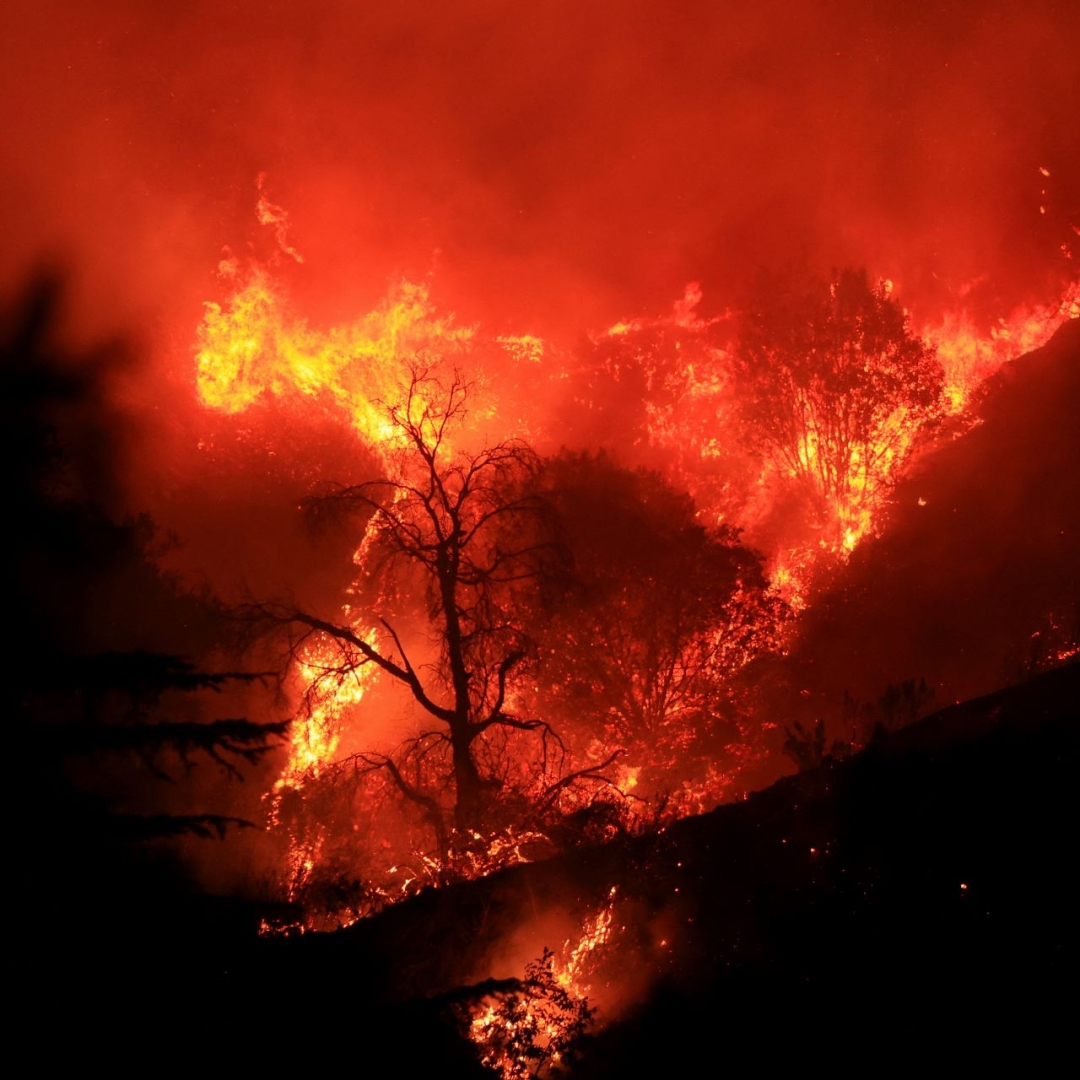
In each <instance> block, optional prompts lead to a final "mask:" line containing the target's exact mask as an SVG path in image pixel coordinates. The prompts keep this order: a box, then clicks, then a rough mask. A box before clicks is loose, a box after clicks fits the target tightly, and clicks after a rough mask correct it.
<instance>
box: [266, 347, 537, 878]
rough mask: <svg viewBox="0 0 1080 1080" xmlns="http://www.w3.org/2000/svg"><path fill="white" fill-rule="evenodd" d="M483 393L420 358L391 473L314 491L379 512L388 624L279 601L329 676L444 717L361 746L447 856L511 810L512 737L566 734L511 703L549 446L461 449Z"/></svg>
mask: <svg viewBox="0 0 1080 1080" xmlns="http://www.w3.org/2000/svg"><path fill="white" fill-rule="evenodd" d="M469 394H470V386H469V384H468V383H467V382H466V381H464V380H463V379H462V378H461V377H460V376H459V375H458V374H457V373H455V374H454V375H453V376H452V377H451V378H450V379H449V381H447V382H446V383H442V382H440V381H439V380H438V379H437V378H435V377H434V376H432V375H431V374H430V372H429V371H428V370H427V369H422V368H415V369H414V370H413V373H412V376H411V379H410V381H409V382H408V384H407V386H406V387H405V388H404V394H403V397H402V399H401V401H400V402H399V403H397V404H393V405H390V406H388V407H387V409H386V413H387V417H388V420H389V422H390V427H391V430H392V432H393V438H394V443H393V448H392V449H391V450H390V451H389V453H388V456H387V460H388V464H389V466H390V468H389V469H388V470H387V471H388V475H387V476H386V477H383V478H380V479H377V480H373V481H369V482H366V483H362V484H358V485H352V486H339V487H336V488H333V489H331V490H328V491H326V492H323V493H322V494H320V495H319V496H317V497H316V498H315V499H313V500H312V501H311V506H312V508H313V509H314V510H315V511H316V512H332V511H333V510H334V509H335V508H337V509H345V510H348V511H355V512H358V513H360V514H362V515H364V517H365V519H366V535H365V539H364V542H363V545H362V548H361V551H360V552H359V553H358V561H360V562H361V565H362V567H363V575H364V576H363V578H362V579H361V581H360V582H359V583H358V589H359V590H360V591H368V593H369V598H370V600H371V604H372V609H373V612H374V614H373V616H372V622H373V623H374V625H373V626H372V627H371V628H370V629H369V628H367V626H366V625H365V624H364V622H363V621H354V622H348V623H341V622H332V621H328V620H325V619H321V618H318V617H316V616H314V615H312V614H310V613H306V612H298V611H290V612H281V611H278V612H277V613H276V618H277V619H278V620H279V621H282V620H284V621H286V622H288V623H289V624H290V625H291V626H292V627H293V628H294V630H295V631H296V633H295V634H294V637H293V639H292V643H291V645H292V650H293V654H294V655H295V656H297V657H301V656H304V655H307V656H309V657H310V655H311V652H310V650H311V649H312V648H314V649H315V650H323V652H322V653H321V654H320V655H323V656H324V659H322V660H320V661H319V664H318V665H317V667H318V675H317V681H319V682H322V683H325V682H326V681H327V680H328V679H329V680H330V681H336V682H337V683H342V682H345V681H348V680H350V679H355V678H356V677H357V675H358V673H360V672H362V671H365V670H367V671H374V672H377V673H378V674H379V675H380V676H382V677H383V678H384V679H388V680H390V682H391V683H393V684H397V685H398V686H399V687H401V688H403V689H404V690H405V691H406V692H407V694H408V695H409V697H410V698H411V699H412V700H413V701H414V702H415V703H416V704H417V705H419V706H420V709H421V712H422V714H423V715H424V716H425V717H426V718H427V720H428V721H430V722H433V724H434V726H433V727H430V728H427V729H425V730H422V731H421V732H420V733H418V734H417V735H415V736H414V737H412V738H410V739H409V740H408V741H407V742H406V743H405V744H403V745H402V746H401V747H400V748H399V750H398V751H396V752H394V753H376V752H368V751H364V752H361V753H359V754H357V755H355V756H354V758H353V759H352V760H353V764H355V765H356V766H357V767H358V768H359V769H360V771H361V772H363V773H365V774H370V773H372V772H379V771H385V773H386V774H388V775H389V776H390V778H391V780H392V783H393V785H394V787H395V788H396V789H397V791H398V792H399V793H400V794H401V795H402V796H404V798H405V799H407V800H408V801H410V802H411V803H413V804H415V805H416V806H417V807H419V808H420V810H421V812H422V813H423V815H424V817H425V819H426V820H427V822H428V823H429V824H430V826H431V827H432V828H433V830H434V832H435V834H436V838H437V843H438V847H439V852H440V855H441V857H443V858H445V857H446V856H447V855H448V854H449V853H450V851H451V849H452V848H453V846H454V841H453V837H454V835H455V833H456V834H457V835H458V836H465V835H467V834H469V833H473V832H478V831H482V830H484V829H486V828H488V827H490V826H492V825H494V824H497V823H498V822H497V817H498V814H497V805H496V804H497V803H498V802H499V801H500V799H502V798H504V797H505V796H506V795H507V793H508V791H509V789H511V788H512V787H513V786H514V785H513V780H514V778H513V776H512V775H511V774H512V773H513V763H512V759H511V755H509V753H508V751H507V749H506V746H505V743H504V742H502V741H501V737H506V736H507V735H512V734H514V733H517V732H531V733H534V734H536V735H537V736H538V737H539V738H541V739H542V740H544V742H545V744H546V741H547V739H548V738H549V737H552V732H551V729H550V728H549V726H548V725H547V724H546V723H545V722H543V721H541V720H536V719H529V718H522V717H520V716H518V715H516V714H515V713H514V712H513V711H512V710H511V708H510V705H509V695H510V685H511V681H512V679H513V677H514V676H515V674H516V673H517V672H518V670H519V668H520V667H521V665H522V664H523V663H524V661H526V659H527V658H528V657H529V656H530V653H531V650H532V643H531V640H530V637H529V634H528V632H527V631H526V629H525V626H524V622H523V618H522V616H523V612H524V611H526V610H528V609H529V605H528V604H527V603H526V602H524V600H523V594H525V593H528V592H529V591H530V589H531V588H532V586H533V585H534V583H535V581H536V578H537V575H538V574H539V572H540V570H541V568H542V564H543V562H544V560H545V558H546V557H547V555H548V553H549V552H550V551H551V545H550V543H549V542H548V541H547V540H546V539H545V537H544V530H543V526H542V521H543V513H542V503H541V500H540V499H539V497H538V495H537V493H536V485H535V483H534V477H535V474H536V471H537V468H538V459H537V458H536V455H535V454H534V453H533V451H532V450H531V449H530V448H529V447H528V446H527V445H526V444H524V443H521V442H518V441H514V440H508V441H504V442H498V443H495V444H494V445H491V446H487V447H485V448H484V449H482V450H480V451H478V452H476V453H470V452H466V451H464V450H460V451H455V450H454V449H453V447H452V446H451V436H452V433H453V432H454V430H455V428H456V427H457V426H458V425H459V424H460V422H461V421H462V419H463V418H464V415H465V411H466V405H467V401H468V398H469ZM418 594H422V595H423V596H424V597H425V600H426V606H427V611H426V620H427V630H428V634H427V636H428V638H429V640H430V638H432V637H433V638H434V644H435V651H436V655H435V656H434V658H433V659H431V660H427V658H426V657H425V662H421V661H420V659H418V657H419V656H420V655H421V654H422V653H423V652H424V649H425V645H424V643H422V642H418V641H416V640H415V639H414V640H413V643H412V644H410V645H406V638H407V637H408V634H407V633H406V631H405V630H404V628H403V627H404V625H405V623H406V622H407V621H408V619H409V615H408V614H407V613H405V612H404V611H403V608H405V607H407V605H408V603H409V601H410V599H411V598H412V597H414V596H416V595H418ZM327 644H329V645H330V646H331V647H332V649H331V652H330V653H329V654H326V653H325V648H324V647H325V645H327ZM427 648H428V651H429V652H430V645H428V646H427ZM305 650H307V652H306V653H305ZM309 666H310V665H309Z"/></svg>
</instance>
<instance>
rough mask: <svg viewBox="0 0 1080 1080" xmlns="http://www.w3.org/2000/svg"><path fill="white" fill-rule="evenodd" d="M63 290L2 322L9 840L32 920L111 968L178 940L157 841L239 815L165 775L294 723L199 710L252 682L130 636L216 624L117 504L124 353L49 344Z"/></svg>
mask: <svg viewBox="0 0 1080 1080" xmlns="http://www.w3.org/2000/svg"><path fill="white" fill-rule="evenodd" d="M59 299H60V290H59V286H58V285H57V284H56V283H55V282H54V281H52V280H49V279H45V280H41V281H38V282H36V283H35V284H34V285H33V286H32V287H31V288H30V289H29V290H28V292H27V294H26V295H25V296H24V297H22V298H21V299H20V300H18V301H17V302H16V303H15V304H13V305H11V306H10V307H9V308H8V309H7V310H5V311H4V312H3V313H2V315H0V383H2V385H3V394H2V395H0V400H2V409H3V413H2V420H3V422H2V424H0V428H2V431H0V440H2V444H0V460H2V463H3V464H2V467H3V468H4V470H5V482H4V488H5V492H6V495H7V509H8V513H9V518H8V521H9V523H10V527H9V529H8V537H7V539H8V557H7V558H6V559H5V571H6V574H7V579H6V582H5V585H6V594H7V596H8V598H9V603H11V605H12V610H14V611H16V612H18V615H19V623H18V626H19V629H18V632H17V633H14V634H12V635H11V637H10V638H9V640H8V643H7V649H8V660H9V664H10V670H11V672H12V673H13V677H11V678H9V679H8V680H6V683H5V696H6V703H7V705H8V717H9V720H11V722H12V723H11V728H12V733H13V736H14V737H13V739H12V742H11V747H12V749H13V751H14V755H15V761H16V762H17V767H18V769H19V772H20V775H21V777H22V780H23V794H22V799H21V809H22V811H23V813H24V815H25V820H26V821H27V822H28V828H27V829H26V830H25V831H24V832H21V833H20V835H19V838H18V846H19V847H22V846H25V856H26V858H25V862H24V863H23V864H22V865H23V866H24V867H25V868H26V871H27V884H28V888H29V889H30V892H31V895H32V904H31V907H32V910H33V917H34V919H35V924H36V925H37V926H40V927H42V928H44V929H45V930H47V932H48V934H49V935H50V936H52V937H53V938H56V937H57V936H58V935H60V934H61V932H62V929H63V928H64V927H65V926H68V925H69V922H70V926H71V933H72V936H73V937H78V939H79V947H84V946H86V944H87V942H86V940H85V939H84V938H83V937H81V936H80V935H81V934H82V933H83V930H84V928H85V926H86V925H87V924H88V923H92V924H93V925H95V926H97V927H98V928H99V930H100V932H101V933H102V934H107V933H112V934H113V935H114V937H113V938H112V942H113V948H114V953H115V957H116V962H117V963H118V964H120V963H122V962H123V960H124V959H125V956H124V948H123V942H131V941H134V940H135V939H136V938H137V937H138V935H139V933H140V932H143V931H144V932H145V933H146V935H147V937H146V940H150V939H151V938H153V939H154V940H159V939H160V937H161V936H162V935H164V934H168V933H170V932H172V933H181V931H180V930H179V928H178V927H176V926H174V927H173V929H172V930H171V931H170V930H169V929H168V928H167V925H166V923H167V921H168V919H167V917H166V916H165V915H163V914H162V911H163V907H171V906H172V905H173V904H174V902H175V901H176V898H177V896H178V895H179V894H180V893H182V892H183V891H184V889H186V888H188V887H189V885H190V883H187V882H185V881H183V879H182V876H181V875H180V874H179V871H178V864H177V863H176V862H175V861H174V860H173V859H172V858H171V857H170V855H169V854H168V853H167V852H165V851H163V850H162V848H161V847H160V845H158V844H157V843H156V842H157V841H161V840H163V839H168V838H175V837H177V836H182V835H196V836H222V835H223V834H224V833H225V831H226V830H227V829H229V828H232V827H236V826H244V825H246V824H247V822H245V821H242V820H241V819H239V818H237V817H235V816H233V815H230V814H227V813H226V814H220V813H213V812H209V813H207V812H175V811H174V810H173V809H172V807H173V806H174V804H175V798H174V796H173V790H170V789H169V788H167V787H166V785H163V784H161V783H160V781H162V780H166V779H172V778H174V777H176V776H179V775H181V774H184V773H186V772H187V771H188V770H189V769H190V767H191V766H192V765H193V764H194V763H195V762H196V761H198V760H199V759H202V760H204V761H205V760H210V761H213V762H214V763H216V765H217V766H218V767H220V768H221V769H222V770H223V771H224V773H225V774H227V775H228V776H231V777H237V776H239V775H240V771H241V769H242V768H243V767H244V766H248V765H251V764H254V763H257V762H258V761H259V760H260V759H261V758H262V757H263V756H264V755H265V754H266V753H267V752H268V751H269V750H270V749H271V748H272V747H273V746H274V745H276V743H277V741H278V740H279V738H280V737H281V736H282V735H283V734H284V731H285V729H286V727H287V724H286V723H283V722H273V723H256V722H252V721H249V720H246V719H243V718H229V719H223V720H216V721H203V720H201V719H200V712H201V710H200V709H198V708H193V707H191V704H190V703H191V701H192V699H193V698H194V697H196V696H198V695H205V694H206V693H207V692H209V693H211V694H213V693H215V692H220V691H222V690H224V689H225V688H226V687H228V686H230V685H233V684H237V683H244V682H251V681H253V680H255V679H257V678H259V676H258V675H255V674H252V673H245V672H207V671H203V670H200V669H199V668H198V667H197V666H196V665H195V664H193V663H192V662H190V661H188V660H185V659H183V658H181V657H179V656H176V655H174V654H172V653H168V652H164V651H155V650H153V649H152V648H137V647H133V646H134V643H136V642H138V641H140V640H141V641H143V642H144V643H145V642H146V641H147V640H148V639H149V638H150V637H151V636H153V635H152V634H151V631H152V630H154V629H155V625H154V624H156V629H157V630H159V631H160V636H161V637H162V638H164V637H167V636H168V634H169V632H170V630H171V629H172V628H174V627H176V626H184V625H188V626H192V627H195V626H199V627H200V628H205V625H204V624H206V623H208V621H209V619H208V615H207V612H206V611H205V609H203V608H202V607H201V606H200V605H199V604H198V603H196V602H195V601H194V600H193V599H192V598H190V597H188V596H185V595H183V594H182V593H180V592H179V591H178V590H177V588H176V586H175V584H174V583H173V582H171V581H169V580H168V579H166V578H164V577H163V576H162V575H161V574H160V572H159V571H158V569H157V567H156V566H155V565H154V563H153V560H152V558H151V557H150V554H149V547H150V545H151V543H152V540H153V536H154V528H153V525H152V523H151V522H149V521H148V520H147V519H145V518H138V519H130V518H123V517H121V516H119V515H117V514H116V513H115V512H114V510H113V508H112V505H111V504H112V503H113V502H114V499H113V495H114V494H115V489H116V486H117V485H116V479H115V478H116V474H117V470H116V461H115V456H116V439H115V431H116V427H117V423H116V416H115V414H114V413H113V412H112V410H111V408H110V406H109V403H108V394H107V386H108V381H109V378H110V377H111V375H112V374H113V373H114V372H115V371H116V370H117V369H118V368H119V367H121V366H122V365H123V364H124V363H125V362H126V356H125V353H124V350H123V349H122V348H121V347H120V346H118V345H107V346H104V347H100V348H97V349H94V350H89V351H86V352H81V353H80V352H76V351H75V350H73V349H71V348H70V347H66V346H64V345H62V344H59V343H58V340H57V339H58V332H59V320H58V308H59ZM165 790H168V793H169V797H162V792H163V791H165ZM73 911H77V912H78V914H79V919H78V920H76V921H70V920H71V916H72V912H73ZM107 928H108V929H107ZM140 928H142V931H140ZM67 944H68V947H73V946H72V943H71V942H70V941H69V942H68V943H67ZM132 955H134V949H133V953H132Z"/></svg>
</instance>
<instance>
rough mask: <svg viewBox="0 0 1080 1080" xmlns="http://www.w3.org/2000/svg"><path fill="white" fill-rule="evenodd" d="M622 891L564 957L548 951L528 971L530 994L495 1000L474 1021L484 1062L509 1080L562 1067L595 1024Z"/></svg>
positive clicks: (471, 1027)
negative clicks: (594, 986)
mask: <svg viewBox="0 0 1080 1080" xmlns="http://www.w3.org/2000/svg"><path fill="white" fill-rule="evenodd" d="M616 898H617V889H616V888H615V887H614V886H613V887H612V888H611V890H610V892H609V893H608V896H607V901H606V902H605V904H604V905H603V907H602V908H601V909H600V910H599V911H598V912H596V914H594V915H592V916H590V917H589V918H588V919H586V920H585V923H584V925H583V926H582V930H581V934H580V935H579V936H578V938H577V939H576V941H574V940H572V939H567V940H566V941H564V942H563V946H562V949H561V950H560V951H559V953H558V954H555V953H552V952H551V951H549V950H547V949H545V950H544V955H543V957H542V959H541V960H540V961H537V962H535V963H533V964H530V965H529V967H528V968H527V969H526V979H525V982H524V984H523V989H524V992H523V993H522V994H520V995H517V996H511V998H510V999H509V1000H507V999H506V998H503V999H501V1000H500V998H499V997H497V996H489V997H487V998H485V999H484V1000H482V1001H481V1002H480V1003H479V1004H478V1005H477V1006H475V1007H474V1008H473V1010H472V1015H471V1016H470V1017H468V1035H469V1038H470V1039H471V1040H472V1042H473V1043H474V1045H475V1046H476V1047H477V1049H478V1050H479V1052H480V1060H481V1062H482V1063H483V1064H484V1065H485V1066H487V1067H488V1068H489V1069H492V1070H493V1071H494V1072H496V1073H497V1074H498V1075H499V1076H501V1077H502V1078H503V1080H525V1078H527V1077H535V1076H540V1075H545V1070H546V1069H548V1068H549V1067H557V1066H558V1065H559V1064H560V1062H562V1061H563V1060H564V1057H565V1055H566V1054H567V1052H568V1051H569V1052H572V1051H573V1048H574V1045H573V1044H574V1042H575V1041H576V1039H577V1038H579V1037H580V1035H581V1034H583V1033H584V1031H585V1029H586V1027H588V1026H589V1024H590V1023H591V1022H592V1020H593V1016H594V1013H595V1010H594V1009H591V1008H590V1007H589V1004H588V1002H589V994H590V992H591V987H590V985H589V980H591V979H593V978H594V976H595V973H596V970H597V967H598V964H599V961H600V959H601V957H602V956H603V954H604V951H605V950H606V948H607V947H608V946H609V945H610V944H611V942H612V938H613V935H614V931H615V924H614V918H615V907H616Z"/></svg>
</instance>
